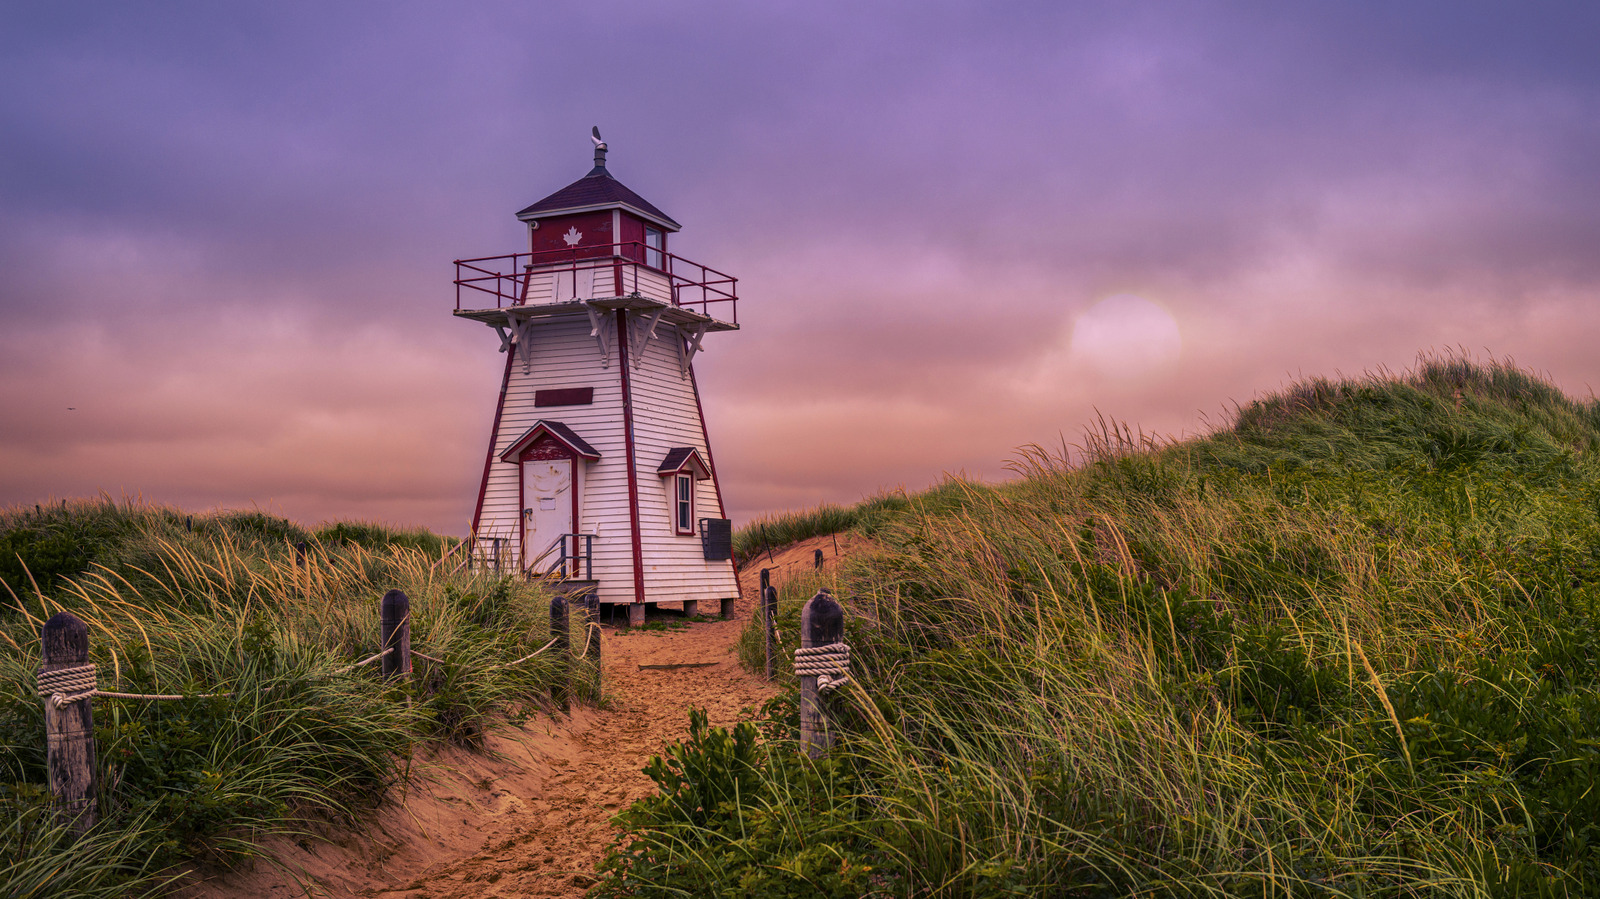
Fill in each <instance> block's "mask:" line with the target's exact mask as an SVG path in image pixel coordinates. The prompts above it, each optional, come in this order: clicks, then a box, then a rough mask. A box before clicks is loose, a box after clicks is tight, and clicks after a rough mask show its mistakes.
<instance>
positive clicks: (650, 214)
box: [517, 158, 683, 231]
mask: <svg viewBox="0 0 1600 899" xmlns="http://www.w3.org/2000/svg"><path fill="white" fill-rule="evenodd" d="M617 206H620V207H622V208H624V209H627V210H629V211H631V212H634V213H636V214H638V215H640V216H642V217H644V218H646V219H650V220H651V221H654V222H655V223H656V224H658V225H661V226H662V227H664V228H666V229H667V230H668V231H677V230H679V229H680V228H682V227H683V226H682V225H679V224H678V223H677V222H675V221H673V220H672V218H671V217H669V216H668V215H667V214H666V213H665V212H662V211H661V210H659V209H657V208H656V207H655V206H654V204H652V203H651V202H650V201H649V200H646V199H645V198H644V197H641V196H639V195H638V194H636V193H634V192H633V191H631V190H629V189H628V186H627V185H626V184H623V183H622V182H621V181H618V180H617V179H616V178H614V177H612V175H611V173H610V172H609V171H607V170H606V164H605V160H604V159H603V158H602V159H601V160H600V161H599V162H598V163H597V164H596V165H595V167H594V168H592V169H590V170H589V174H587V175H584V176H583V177H582V178H579V179H578V180H576V181H574V182H572V183H571V184H568V185H567V186H566V187H563V188H561V189H560V190H558V191H556V192H555V193H553V194H551V195H550V196H548V197H545V198H544V199H543V200H540V201H539V202H537V203H535V204H533V205H532V206H529V207H528V208H526V209H524V210H522V211H521V212H518V213H517V218H519V219H521V220H522V221H525V222H526V221H532V220H533V219H543V218H550V217H551V216H555V215H561V214H563V213H568V212H587V211H589V210H593V209H611V208H614V207H617Z"/></svg>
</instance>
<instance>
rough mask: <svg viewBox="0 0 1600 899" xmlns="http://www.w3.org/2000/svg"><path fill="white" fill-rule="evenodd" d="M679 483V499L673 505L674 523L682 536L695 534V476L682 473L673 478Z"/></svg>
mask: <svg viewBox="0 0 1600 899" xmlns="http://www.w3.org/2000/svg"><path fill="white" fill-rule="evenodd" d="M673 480H674V481H675V482H676V483H677V499H676V501H675V502H674V503H673V511H674V513H675V514H674V515H673V519H674V521H673V523H674V524H675V525H676V526H677V527H676V530H677V532H678V533H680V534H693V533H694V475H693V474H690V473H688V472H684V473H681V474H679V475H677V476H676V477H674V478H673Z"/></svg>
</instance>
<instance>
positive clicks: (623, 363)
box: [617, 309, 703, 602]
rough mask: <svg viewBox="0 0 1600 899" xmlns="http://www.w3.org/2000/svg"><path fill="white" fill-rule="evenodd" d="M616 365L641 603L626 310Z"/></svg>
mask: <svg viewBox="0 0 1600 899" xmlns="http://www.w3.org/2000/svg"><path fill="white" fill-rule="evenodd" d="M617 364H618V367H619V368H621V369H622V433H623V439H624V441H625V442H626V443H627V453H628V524H629V525H630V526H631V527H632V529H633V601H634V602H644V542H643V541H642V540H641V539H640V537H639V472H638V465H637V464H635V462H634V455H635V453H634V450H633V388H632V386H631V385H630V383H629V381H628V310H626V309H618V310H617ZM702 427H703V425H702Z"/></svg>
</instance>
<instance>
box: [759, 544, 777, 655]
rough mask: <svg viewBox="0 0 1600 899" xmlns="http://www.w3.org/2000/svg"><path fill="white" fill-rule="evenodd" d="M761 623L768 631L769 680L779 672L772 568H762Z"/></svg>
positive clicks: (775, 597)
mask: <svg viewBox="0 0 1600 899" xmlns="http://www.w3.org/2000/svg"><path fill="white" fill-rule="evenodd" d="M761 625H762V627H763V629H765V630H766V632H767V680H772V679H773V678H774V677H776V676H777V674H778V667H777V664H778V659H777V652H778V650H777V646H776V645H775V643H776V640H777V634H778V591H777V589H776V588H774V587H773V586H772V570H771V569H770V568H763V569H761Z"/></svg>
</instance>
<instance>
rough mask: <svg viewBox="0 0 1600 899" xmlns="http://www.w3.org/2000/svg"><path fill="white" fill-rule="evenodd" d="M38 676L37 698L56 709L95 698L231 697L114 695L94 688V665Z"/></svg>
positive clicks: (209, 696)
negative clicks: (46, 697)
mask: <svg viewBox="0 0 1600 899" xmlns="http://www.w3.org/2000/svg"><path fill="white" fill-rule="evenodd" d="M37 675H38V678H39V695H40V696H48V697H50V704H51V705H53V706H55V707H56V708H58V709H59V708H61V707H62V706H64V705H71V704H72V703H74V702H77V701H79V700H81V699H92V698H94V697H96V696H106V697H110V698H111V699H213V698H215V697H218V696H232V695H233V694H232V693H200V694H198V695H195V696H167V695H162V694H157V693H117V692H115V691H112V690H101V689H99V688H98V687H97V685H96V681H95V666H94V663H93V662H86V663H84V664H82V665H74V666H72V667H71V668H57V669H56V670H54V671H40V672H38V673H37Z"/></svg>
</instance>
